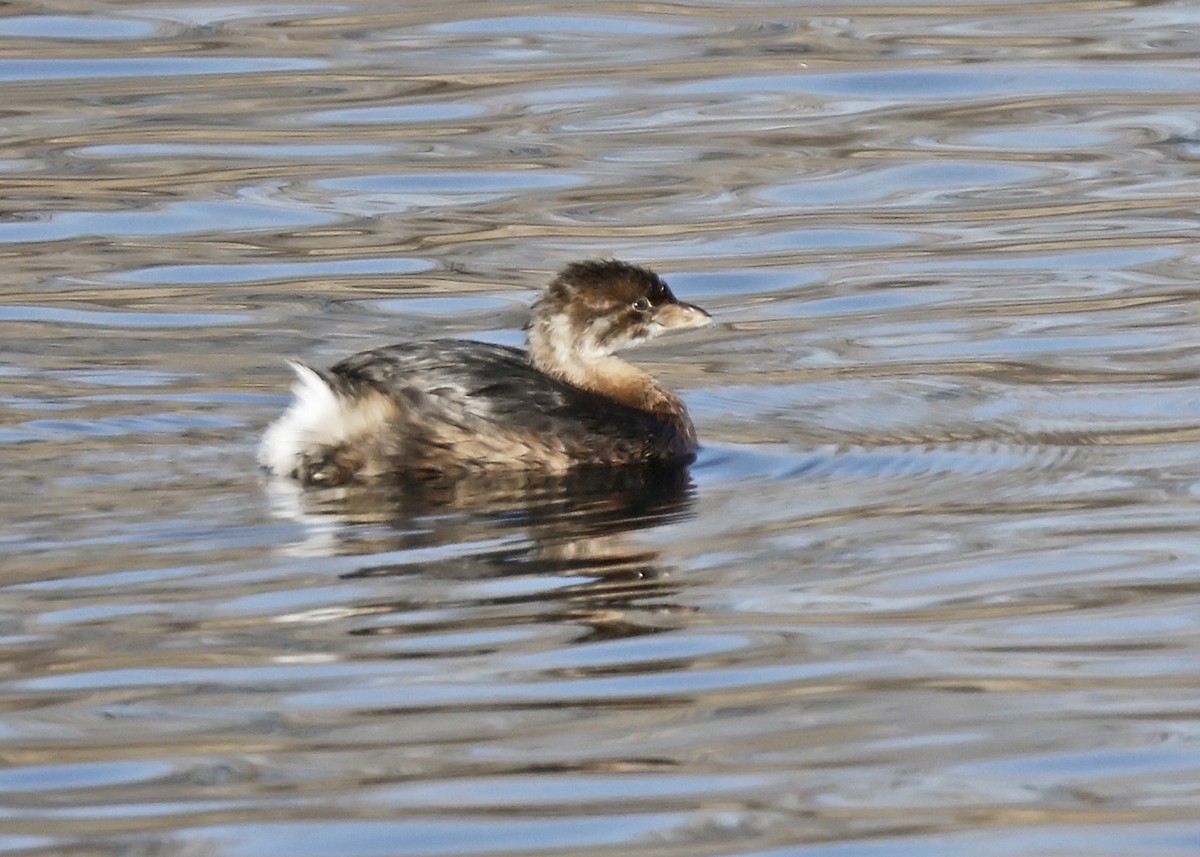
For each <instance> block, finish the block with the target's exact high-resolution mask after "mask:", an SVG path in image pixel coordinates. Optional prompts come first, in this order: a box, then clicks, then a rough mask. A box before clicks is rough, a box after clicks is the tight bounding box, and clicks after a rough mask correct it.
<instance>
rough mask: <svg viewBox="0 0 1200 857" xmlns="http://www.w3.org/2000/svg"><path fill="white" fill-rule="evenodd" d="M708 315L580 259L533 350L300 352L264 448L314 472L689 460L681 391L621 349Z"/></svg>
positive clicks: (617, 269) (329, 477)
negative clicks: (310, 355) (308, 355)
mask: <svg viewBox="0 0 1200 857" xmlns="http://www.w3.org/2000/svg"><path fill="white" fill-rule="evenodd" d="M711 323H712V317H711V316H710V315H709V314H708V313H707V312H705V311H704V310H702V309H700V307H697V306H693V305H692V304H687V303H682V302H680V301H678V300H676V299H675V296H674V295H673V294H672V293H671V290H670V288H668V287H667V284H666V283H665V282H663V280H662V278H660V277H659V276H658V275H657V274H655V273H654V272H652V271H650V270H648V269H646V268H643V267H640V266H637V265H632V264H629V263H627V262H620V261H616V260H608V261H594V262H576V263H574V264H571V265H568V266H567V267H566V268H564V269H563V270H562V271H561V272H560V273H559V274H558V276H556V277H555V278H554V279H553V280H552V281H551V282H550V284H549V285H548V286H547V287H546V289H545V291H544V292H543V293H542V294H541V296H540V297H539V298H538V299H537V301H536V302H535V303H534V305H533V317H532V320H531V321H530V322H529V324H528V326H527V327H526V335H527V342H528V351H521V350H520V349H517V348H509V347H507V346H503V345H489V344H486V343H482V342H469V341H463V340H453V339H437V340H431V341H428V342H414V343H405V344H401V345H392V346H389V347H387V348H378V349H375V350H373V351H364V352H363V353H361V354H356V355H354V356H353V357H349V358H347V359H345V360H343V361H342V362H340V363H338V364H337V365H335V366H334V367H333V368H332V369H329V370H328V371H319V370H316V369H312V368H310V367H308V366H305V365H302V364H300V363H292V364H291V365H292V368H293V369H294V370H295V372H296V376H297V379H296V382H295V384H294V385H293V387H292V392H293V394H294V396H295V400H294V401H293V402H292V404H291V405H290V406H289V407H288V409H287V411H285V412H284V414H283V416H281V417H280V418H279V419H278V420H276V421H275V422H274V423H273V424H272V425H271V426H270V428H268V429H267V432H266V435H265V436H264V438H263V441H262V446H261V449H260V451H259V461H260V462H261V463H262V465H263V466H264V467H265V468H266V469H268V470H269V471H271V472H273V473H276V474H279V475H282V476H287V477H290V478H292V479H296V480H298V481H299V482H301V483H304V484H307V485H343V484H347V483H352V482H372V481H378V480H382V479H388V478H405V477H407V478H434V477H438V476H442V475H454V474H461V473H467V472H471V471H480V470H488V469H493V470H497V469H505V470H537V471H543V472H548V473H564V472H567V471H569V470H571V469H572V468H577V467H588V466H601V467H611V466H620V465H628V464H639V463H641V464H653V463H658V464H685V463H687V462H689V461H690V460H691V459H692V458H693V457H694V453H695V450H696V431H695V428H694V427H693V426H692V421H691V419H690V418H689V417H688V413H687V410H686V409H685V408H684V406H683V402H681V401H680V400H679V399H678V397H676V396H675V395H674V394H672V393H671V392H669V391H668V390H666V389H664V388H663V387H662V386H660V385H659V384H658V383H657V382H656V381H655V380H654V379H653V378H652V377H651V376H650V375H649V374H647V373H646V372H644V371H642V370H641V369H638V368H636V367H634V366H632V365H630V364H629V363H627V362H625V361H624V360H622V359H621V358H619V357H616V356H615V355H614V354H613V352H614V351H617V350H619V349H622V348H626V347H628V346H631V345H636V344H638V343H640V342H643V341H645V340H647V339H649V338H651V337H653V336H657V335H658V334H660V333H662V332H664V331H667V330H684V329H687V328H694V327H704V326H706V325H708V324H711Z"/></svg>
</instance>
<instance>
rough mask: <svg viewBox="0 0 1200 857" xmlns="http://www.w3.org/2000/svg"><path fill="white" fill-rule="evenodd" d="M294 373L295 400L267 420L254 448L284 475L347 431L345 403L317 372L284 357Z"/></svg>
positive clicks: (260, 458)
mask: <svg viewBox="0 0 1200 857" xmlns="http://www.w3.org/2000/svg"><path fill="white" fill-rule="evenodd" d="M288 364H289V365H290V366H291V367H292V370H293V371H294V372H295V373H296V381H295V383H293V384H292V395H293V396H295V397H296V398H295V401H293V402H292V403H291V405H289V406H288V409H287V410H286V411H284V413H283V416H281V417H280V418H279V419H277V420H275V422H273V423H271V425H270V427H268V428H267V431H266V434H265V435H263V440H262V445H261V446H260V447H259V449H258V461H259V463H260V464H262V465H263V466H264V467H266V468H267V469H268V470H270V471H271V472H272V473H278V474H280V475H282V476H288V475H290V474H291V473H292V472H293V471H295V469H296V467H297V465H299V464H300V463H301V462H302V460H303V458H304V457H305V456H306V455H309V454H312V453H314V452H316V451H317V450H318V449H320V448H322V447H330V446H335V445H337V444H340V443H343V442H344V441H345V440H346V438H347V435H348V426H347V421H346V415H345V412H344V406H345V403H344V402H343V400H342V398H341V397H339V396H338V394H337V393H335V392H334V391H333V388H332V387H330V386H329V382H328V381H326V380H325V379H324V378H323V377H321V374H320V373H319V372H317V371H316V370H314V369H310V368H309V367H307V366H305V365H304V364H303V363H294V362H292V361H290V360H289V361H288Z"/></svg>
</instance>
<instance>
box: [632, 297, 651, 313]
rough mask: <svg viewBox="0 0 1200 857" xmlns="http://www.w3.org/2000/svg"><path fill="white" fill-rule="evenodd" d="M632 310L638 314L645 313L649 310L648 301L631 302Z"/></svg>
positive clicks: (639, 299)
mask: <svg viewBox="0 0 1200 857" xmlns="http://www.w3.org/2000/svg"><path fill="white" fill-rule="evenodd" d="M633 308H634V309H635V310H637V311H638V312H647V311H649V309H650V301H648V300H647V299H646V298H638V299H637V300H636V301H634V302H633Z"/></svg>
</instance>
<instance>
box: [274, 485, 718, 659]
mask: <svg viewBox="0 0 1200 857" xmlns="http://www.w3.org/2000/svg"><path fill="white" fill-rule="evenodd" d="M268 490H269V493H270V496H271V500H272V505H273V509H274V511H275V514H276V515H278V516H280V517H286V518H290V519H293V520H295V521H296V522H298V523H300V524H302V525H303V526H304V528H305V533H306V537H305V540H304V543H303V547H302V548H301V550H302V552H303V553H306V554H309V555H312V554H318V555H330V556H333V555H340V556H347V555H349V556H355V555H360V556H363V557H364V560H365V562H364V564H363V565H362V566H361V567H359V568H356V569H354V570H352V571H348V572H343V573H341V574H340V575H339V577H340V578H341V579H344V580H354V579H363V578H388V577H395V578H410V577H412V576H414V575H417V576H420V577H422V578H424V579H425V580H432V581H438V580H441V581H446V582H450V581H455V582H461V581H472V580H475V581H478V580H492V579H495V580H500V579H504V578H514V577H530V576H533V577H541V578H553V577H559V578H566V579H567V582H566V583H565V584H564V585H563V586H561V587H553V588H550V589H546V590H544V591H542V592H540V593H538V594H537V595H536V596H535V598H540V599H544V600H545V601H548V602H554V603H555V604H556V605H557V607H556V608H555V609H552V610H551V611H550V612H549V614H548V615H547V614H542V617H541V621H545V622H551V623H554V622H562V621H570V622H582V623H583V624H585V625H588V626H590V627H591V628H592V630H593V632H594V638H598V639H604V638H617V637H624V636H635V635H638V634H641V633H645V632H646V629H643V628H640V627H638V626H635V625H631V624H629V623H627V622H625V621H624V619H623V613H622V608H623V607H627V606H630V605H631V604H633V603H634V602H635V601H636V602H639V604H640V603H641V602H642V601H644V600H645V599H647V598H661V597H663V596H667V595H670V594H671V593H672V592H673V591H674V586H673V584H670V583H669V582H668V581H669V578H670V573H669V570H668V569H667V568H665V567H664V566H663V565H662V564H661V557H660V553H659V552H658V551H657V550H653V549H650V548H648V547H647V546H645V545H642V544H638V543H637V542H636V541H634V540H632V539H631V538H630V537H631V536H632V535H633V534H634V533H636V532H638V531H641V530H647V529H650V528H653V527H657V526H660V525H662V524H666V523H672V522H678V521H683V520H687V519H689V518H692V517H694V513H693V509H692V507H693V502H694V495H695V486H694V484H693V482H692V480H691V478H690V476H689V473H688V469H687V468H686V467H662V468H660V467H655V468H621V469H616V470H585V471H580V472H576V473H572V474H570V475H566V476H557V475H541V474H528V473H508V474H486V475H476V476H472V477H468V478H463V479H454V480H440V481H439V480H433V481H430V480H419V481H417V480H414V481H403V482H397V483H392V484H388V485H385V486H354V487H350V488H328V489H318V490H311V489H301V488H299V487H298V486H296V485H295V484H293V483H291V482H287V481H284V480H278V479H273V480H271V482H270V484H269V486H268ZM464 546H466V550H465V551H464V550H463V547H464ZM397 555H398V556H399V559H397V560H396V561H387V558H388V557H389V556H397ZM381 560H383V561H381ZM530 595H531V593H529V592H525V591H522V592H519V593H517V594H501V595H497V596H496V597H494V598H490V599H484V600H482V601H480V602H478V603H477V605H476V606H480V607H483V606H488V605H498V604H503V603H505V602H506V601H520V602H528V601H529V600H530ZM393 606H394V608H395V609H396V610H397V611H401V612H407V611H409V610H411V609H412V608H413V605H412V604H411V603H407V602H405V603H396V604H395V605H393ZM642 606H644V605H642ZM386 609H387V606H386V605H374V606H373V607H372V608H371V612H372V613H379V612H383V611H386ZM360 633H364V634H370V633H381V632H380V631H378V630H377V629H367V630H363V631H361V632H360Z"/></svg>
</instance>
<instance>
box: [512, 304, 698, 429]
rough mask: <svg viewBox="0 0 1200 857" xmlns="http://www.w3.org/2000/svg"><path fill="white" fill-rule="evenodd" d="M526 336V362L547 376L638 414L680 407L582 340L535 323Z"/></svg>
mask: <svg viewBox="0 0 1200 857" xmlns="http://www.w3.org/2000/svg"><path fill="white" fill-rule="evenodd" d="M528 333H529V359H530V361H531V362H532V363H533V365H534V367H535V368H536V369H538V370H539V371H541V372H545V373H546V374H547V375H550V376H553V377H555V378H558V379H560V380H562V381H565V382H567V383H568V384H571V385H573V386H576V387H581V388H583V389H584V390H588V391H590V392H593V393H598V394H600V395H602V396H607V397H608V398H610V399H615V400H616V401H618V402H620V403H621V404H623V405H628V406H630V407H633V408H638V409H639V410H644V411H651V412H665V411H675V410H677V409H678V408H680V407H681V405H680V403H679V400H678V399H677V398H676V397H675V396H674V395H672V394H671V393H669V392H668V391H666V390H664V389H663V388H662V387H660V386H659V385H658V382H656V381H655V380H654V378H653V377H652V376H651V375H649V374H648V373H646V372H644V371H642V370H641V369H639V368H637V367H636V366H634V365H633V364H631V363H628V362H626V361H625V360H622V359H621V358H620V357H617V356H616V355H615V354H612V353H611V352H609V351H607V350H605V349H601V348H598V347H596V346H594V345H591V344H589V343H587V341H586V340H584V342H582V343H581V342H579V341H578V339H576V338H575V337H573V336H570V335H569V333H568V332H567V331H566V330H564V329H563V327H560V326H558V325H556V324H553V323H549V324H548V323H546V322H545V321H544V320H538V321H535V322H534V323H533V324H532V325H531V326H530V328H529V331H528Z"/></svg>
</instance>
